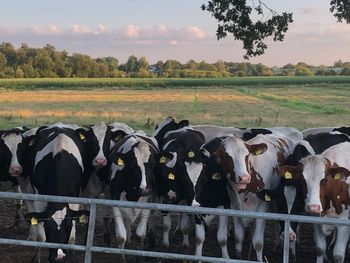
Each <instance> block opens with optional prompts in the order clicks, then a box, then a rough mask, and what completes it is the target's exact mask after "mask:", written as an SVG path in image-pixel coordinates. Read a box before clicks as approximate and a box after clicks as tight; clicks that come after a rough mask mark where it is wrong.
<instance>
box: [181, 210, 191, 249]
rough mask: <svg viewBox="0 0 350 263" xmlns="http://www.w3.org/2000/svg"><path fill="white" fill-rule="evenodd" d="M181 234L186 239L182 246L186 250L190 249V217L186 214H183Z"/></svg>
mask: <svg viewBox="0 0 350 263" xmlns="http://www.w3.org/2000/svg"><path fill="white" fill-rule="evenodd" d="M181 232H182V234H183V236H184V239H183V241H182V246H183V247H185V248H189V247H190V239H189V233H190V217H189V216H188V215H186V214H183V215H182V217H181Z"/></svg>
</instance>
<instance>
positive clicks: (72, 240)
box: [67, 220, 77, 263]
mask: <svg viewBox="0 0 350 263" xmlns="http://www.w3.org/2000/svg"><path fill="white" fill-rule="evenodd" d="M75 236H76V221H75V220H73V221H72V230H71V231H70V235H69V240H68V244H72V245H74V244H75ZM67 254H68V262H71V263H75V262H76V261H77V260H76V257H75V250H68V252H67Z"/></svg>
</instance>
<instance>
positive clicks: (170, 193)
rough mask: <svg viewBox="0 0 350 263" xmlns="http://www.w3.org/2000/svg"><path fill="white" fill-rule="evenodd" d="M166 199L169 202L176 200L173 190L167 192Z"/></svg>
mask: <svg viewBox="0 0 350 263" xmlns="http://www.w3.org/2000/svg"><path fill="white" fill-rule="evenodd" d="M168 197H169V199H170V200H173V199H175V198H176V192H174V191H173V190H170V191H169V192H168Z"/></svg>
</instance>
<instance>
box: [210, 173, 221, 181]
mask: <svg viewBox="0 0 350 263" xmlns="http://www.w3.org/2000/svg"><path fill="white" fill-rule="evenodd" d="M220 178H221V176H220V174H219V173H215V174H213V175H212V176H211V179H213V180H215V181H219V180H220Z"/></svg>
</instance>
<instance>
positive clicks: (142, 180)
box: [109, 131, 158, 261]
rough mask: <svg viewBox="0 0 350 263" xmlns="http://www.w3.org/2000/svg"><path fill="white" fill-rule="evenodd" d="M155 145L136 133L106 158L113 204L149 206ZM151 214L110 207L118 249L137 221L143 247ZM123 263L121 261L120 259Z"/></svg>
mask: <svg viewBox="0 0 350 263" xmlns="http://www.w3.org/2000/svg"><path fill="white" fill-rule="evenodd" d="M157 153H158V144H157V141H156V140H155V139H154V138H152V137H148V136H147V135H146V134H145V133H143V132H140V131H139V132H136V133H133V134H130V135H127V136H125V137H124V138H123V139H121V140H120V141H118V142H117V143H116V145H115V146H114V148H113V149H112V152H111V154H110V156H109V162H110V163H111V166H110V187H111V195H112V198H113V199H115V200H127V201H137V202H141V203H142V202H144V203H145V202H150V201H151V200H152V196H153V195H154V194H155V191H156V187H157V186H156V185H155V175H154V166H155V162H156V154H157ZM150 213H151V211H150V210H148V209H133V208H122V207H113V215H114V221H115V233H116V237H117V244H118V247H119V248H124V245H125V242H126V240H129V241H130V236H131V230H130V229H131V224H133V223H134V222H135V220H136V219H137V218H140V221H139V223H138V226H137V228H136V235H137V237H138V238H139V240H140V243H141V248H142V247H143V243H144V239H145V237H146V230H147V223H148V219H149V217H150ZM123 260H124V261H125V258H123Z"/></svg>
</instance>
